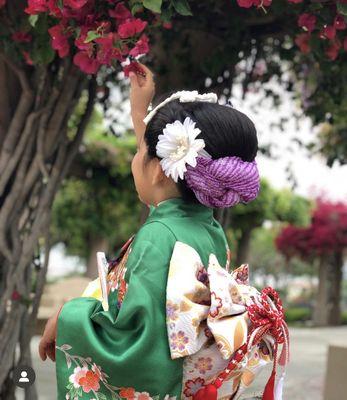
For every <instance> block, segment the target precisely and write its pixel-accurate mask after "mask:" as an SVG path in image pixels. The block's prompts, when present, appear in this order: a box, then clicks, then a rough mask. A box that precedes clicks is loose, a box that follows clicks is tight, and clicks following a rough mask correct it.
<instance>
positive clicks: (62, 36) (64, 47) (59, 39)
mask: <svg viewBox="0 0 347 400" xmlns="http://www.w3.org/2000/svg"><path fill="white" fill-rule="evenodd" d="M48 32H49V34H50V35H51V38H52V48H53V49H54V50H57V51H58V54H59V57H61V58H63V57H66V56H67V55H68V54H69V52H70V45H69V41H68V37H69V35H67V34H66V31H65V28H64V27H63V26H62V25H54V26H52V27H51V28H49V29H48Z"/></svg>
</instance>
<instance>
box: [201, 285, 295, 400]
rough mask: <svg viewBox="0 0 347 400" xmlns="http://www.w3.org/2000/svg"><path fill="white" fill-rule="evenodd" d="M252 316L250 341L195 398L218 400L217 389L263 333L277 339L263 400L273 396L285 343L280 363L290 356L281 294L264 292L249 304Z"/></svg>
mask: <svg viewBox="0 0 347 400" xmlns="http://www.w3.org/2000/svg"><path fill="white" fill-rule="evenodd" d="M247 311H248V315H249V319H250V321H251V323H252V327H251V331H250V333H249V335H248V337H247V343H245V344H243V345H242V346H241V347H240V348H239V349H238V350H237V351H236V352H235V353H234V354H233V356H232V358H231V359H230V361H229V363H228V365H227V367H226V368H224V370H223V371H222V372H221V373H220V374H219V375H218V376H217V378H216V379H215V380H214V381H213V382H212V383H210V384H208V385H206V386H203V387H202V388H201V389H200V390H199V391H198V392H197V393H195V395H194V396H193V400H217V398H218V388H220V387H221V386H222V384H223V381H224V380H225V379H226V378H227V377H228V375H229V374H230V372H231V371H232V370H234V369H235V368H236V367H237V366H238V364H239V363H240V362H241V361H242V360H243V358H244V357H245V355H246V353H247V351H248V349H249V348H250V347H252V346H255V345H257V344H258V343H259V342H260V341H261V340H262V339H263V337H264V335H271V336H272V337H273V338H274V339H275V344H274V364H273V369H272V373H271V376H270V379H269V381H268V383H267V385H266V387H265V390H264V394H263V400H273V399H274V382H275V376H276V365H277V349H278V345H279V344H283V349H282V354H281V356H280V359H279V363H280V364H281V365H285V364H286V363H287V362H288V359H289V333H288V328H287V324H286V323H285V321H284V312H283V306H282V302H281V299H280V298H279V295H278V293H277V292H276V291H275V290H274V289H273V288H271V287H267V288H265V289H263V290H262V291H261V294H260V302H259V303H258V304H252V305H250V306H248V307H247Z"/></svg>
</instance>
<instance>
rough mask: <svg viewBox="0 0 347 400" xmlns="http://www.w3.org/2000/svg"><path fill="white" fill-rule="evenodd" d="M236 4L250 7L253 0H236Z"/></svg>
mask: <svg viewBox="0 0 347 400" xmlns="http://www.w3.org/2000/svg"><path fill="white" fill-rule="evenodd" d="M237 4H238V5H239V6H240V7H243V8H251V7H252V6H253V0H237Z"/></svg>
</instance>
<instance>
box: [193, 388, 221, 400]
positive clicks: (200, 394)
mask: <svg viewBox="0 0 347 400" xmlns="http://www.w3.org/2000/svg"><path fill="white" fill-rule="evenodd" d="M193 400H217V388H216V387H215V386H214V385H212V384H209V385H207V386H204V387H202V388H201V389H200V390H198V391H197V392H196V393H195V394H194V396H193Z"/></svg>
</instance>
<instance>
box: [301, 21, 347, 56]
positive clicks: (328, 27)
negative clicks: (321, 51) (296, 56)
mask: <svg viewBox="0 0 347 400" xmlns="http://www.w3.org/2000/svg"><path fill="white" fill-rule="evenodd" d="M298 25H299V27H300V28H302V29H303V30H304V31H305V32H303V33H300V34H299V35H297V36H296V38H295V43H296V44H297V45H298V46H299V48H300V50H301V51H302V52H303V53H305V54H307V53H309V52H310V51H311V39H312V38H313V36H314V35H313V34H312V32H315V33H317V35H316V36H318V38H319V39H322V40H326V41H327V45H326V48H325V54H326V56H327V57H328V58H329V59H330V60H336V58H337V57H338V55H339V52H340V49H342V48H344V50H345V51H347V36H346V35H344V36H343V34H344V32H343V31H345V30H346V28H347V24H346V21H345V18H344V16H343V15H341V14H338V13H336V14H335V17H334V19H333V20H332V21H331V23H330V24H326V23H323V22H321V21H319V20H318V17H317V16H316V15H314V14H310V13H303V14H301V15H300V16H299V18H298ZM339 33H340V34H339Z"/></svg>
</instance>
